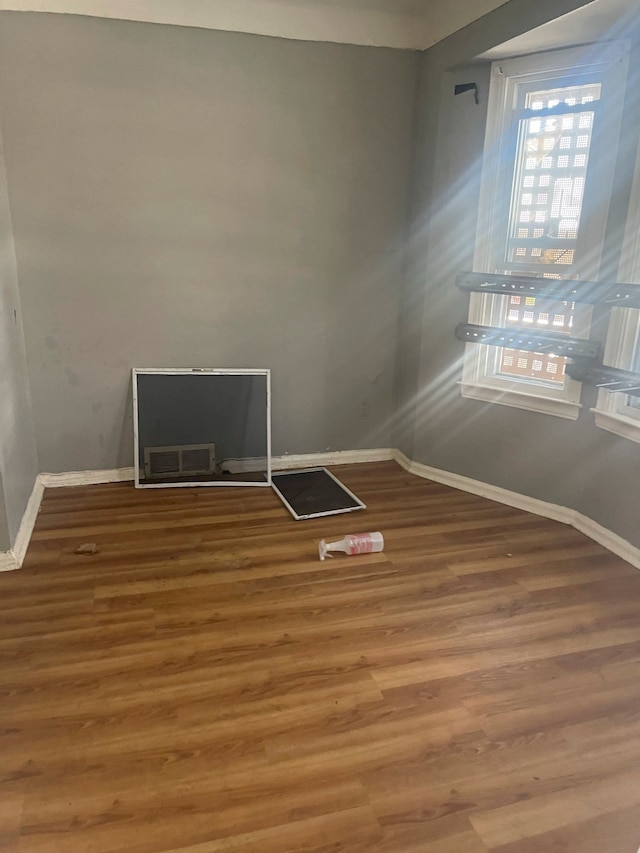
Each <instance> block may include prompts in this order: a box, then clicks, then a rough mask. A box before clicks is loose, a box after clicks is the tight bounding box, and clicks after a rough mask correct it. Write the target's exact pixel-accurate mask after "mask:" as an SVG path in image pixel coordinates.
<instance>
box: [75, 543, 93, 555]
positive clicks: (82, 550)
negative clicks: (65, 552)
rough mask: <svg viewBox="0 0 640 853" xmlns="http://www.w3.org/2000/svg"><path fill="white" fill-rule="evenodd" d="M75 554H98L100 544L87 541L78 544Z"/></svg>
mask: <svg viewBox="0 0 640 853" xmlns="http://www.w3.org/2000/svg"><path fill="white" fill-rule="evenodd" d="M73 553H74V554H88V555H91V554H97V553H98V546H97V545H96V543H95V542H85V543H84V545H78V547H77V548H76V550H75V551H74V552H73Z"/></svg>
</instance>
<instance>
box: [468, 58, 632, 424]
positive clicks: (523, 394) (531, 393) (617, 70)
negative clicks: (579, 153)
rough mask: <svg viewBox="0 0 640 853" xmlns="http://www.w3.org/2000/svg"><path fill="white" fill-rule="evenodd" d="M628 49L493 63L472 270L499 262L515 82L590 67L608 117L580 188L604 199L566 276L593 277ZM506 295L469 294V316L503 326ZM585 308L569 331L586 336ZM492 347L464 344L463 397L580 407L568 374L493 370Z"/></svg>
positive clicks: (569, 412)
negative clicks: (552, 382) (559, 378)
mask: <svg viewBox="0 0 640 853" xmlns="http://www.w3.org/2000/svg"><path fill="white" fill-rule="evenodd" d="M628 52H629V45H628V43H626V42H611V43H606V44H604V45H598V46H593V45H591V46H587V47H581V48H571V49H568V50H561V51H553V52H551V53H544V54H536V55H534V56H526V57H519V58H517V59H510V60H503V61H499V62H495V63H493V65H492V68H491V86H490V92H489V102H488V108H487V131H486V136H485V147H484V157H483V173H482V181H481V190H480V201H479V208H478V228H477V234H476V249H475V254H474V270H475V271H478V272H487V273H491V272H495V271H496V269H498V268H500V266H501V265H502V263H503V262H502V261H501V260H500V259H499V257H498V254H499V248H498V247H500V246H501V245H503V244H504V239H505V234H504V233H503V227H502V224H501V223H502V222H504V216H499V211H500V210H501V209H504V205H505V204H507V205H508V204H510V199H511V191H512V176H513V168H514V163H513V160H509V161H508V172H507V173H505V172H504V166H503V164H504V162H505V150H506V148H507V145H508V143H507V139H508V136H509V125H510V122H511V120H512V111H513V108H514V105H515V102H516V101H515V99H516V97H517V94H518V89H519V87H520V86H521V85H522V84H530V83H531V84H537V83H539V84H540V85H545V84H546V83H549V84H550V85H553V83H552V81H553V80H554V79H559V78H562V77H566V76H568V75H571V74H585V73H589V72H591V71H594V70H595V71H597V72H598V73H599V74H601V75H602V87H603V98H602V101H603V103H605V97H606V106H605V107H603V109H605V110H606V111H607V118H606V120H605V121H602V120H601V121H600V122H599V127H598V131H597V136H595V134H594V138H593V142H592V150H591V155H590V165H589V175H588V182H587V190H586V191H585V198H586V196H587V191H588V192H589V194H590V197H591V198H593V197H594V189H595V193H596V194H597V195H598V197H599V198H600V199H604V200H605V203H602V204H598V205H596V206H594V207H593V209H591V210H590V211H589V216H584V215H583V216H582V222H581V226H580V234H579V242H578V246H577V255H578V256H579V258H580V257H582V259H583V260H582V263H579V262H578V263H576V265H575V266H574V267H573V268H572V269H571V275H572V276H573V277H575V278H581V279H586V280H593V279H597V276H598V272H599V267H600V259H601V255H602V246H603V237H604V233H605V228H606V222H607V216H608V210H609V199H610V196H611V187H612V184H613V174H614V168H615V159H616V158H615V156H613V157H611V156H598V153H599V152H605V151H607V152H610V151H615V150H616V149H617V144H618V139H619V134H620V125H621V119H622V108H623V101H624V85H625V81H626V75H627V64H628ZM501 169H502V171H501ZM499 174H505V177H504V179H503V180H502V181H499V180H496V175H499ZM587 203H588V202H587ZM583 209H584V208H583ZM587 248H588V250H587ZM507 298H508V297H507V296H502V295H493V294H480V293H472V294H471V298H470V307H469V322H470V323H477V324H481V325H503V322H502V320H503V318H504V316H505V312H506V301H507ZM591 313H592V312H591V308H590V307H589V306H588V305H580V304H578V305H576V311H575V315H574V316H575V328H574V329H573V333H572V334H573V337H578V338H588V337H589V331H590V325H591ZM498 352H499V351H498V348H497V347H491V346H485V345H482V344H467V345H466V349H465V358H464V365H463V371H462V381H461V383H460V384H461V393H462V396H463V397H468V398H471V399H475V400H483V401H485V402H491V403H497V404H500V405H505V406H512V407H516V408H520V409H527V410H529V411H534V412H540V413H542V414H548V415H554V416H556V417H562V418H568V419H570V420H576V419H577V418H578V416H579V413H580V409H581V404H580V395H581V390H582V385H581V383H580V382H578V381H576V380H574V379H571V378H570V377H568V376H567V377H566V378H565V382H564V385H563V386H562V387H556V388H554V387H552V386H547V385H543V384H542V383H539V382H536V381H534V380H531V381H527V380H526V379H524V380H523V379H515V378H513V377H507V376H504V375H498V374H497V372H496V367H497V354H498Z"/></svg>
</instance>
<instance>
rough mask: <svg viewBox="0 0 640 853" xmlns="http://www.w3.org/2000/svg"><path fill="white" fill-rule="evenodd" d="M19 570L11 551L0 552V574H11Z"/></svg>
mask: <svg viewBox="0 0 640 853" xmlns="http://www.w3.org/2000/svg"><path fill="white" fill-rule="evenodd" d="M19 568H20V566H19V565H18V561H17V560H16V558H15V556H14V554H13V551H0V572H12V571H13V570H14V569H19Z"/></svg>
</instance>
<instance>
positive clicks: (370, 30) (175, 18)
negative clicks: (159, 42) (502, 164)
mask: <svg viewBox="0 0 640 853" xmlns="http://www.w3.org/2000/svg"><path fill="white" fill-rule="evenodd" d="M505 2H507V0H109V2H104V0H0V11H1V10H14V11H23V12H53V13H62V14H64V13H67V14H77V15H90V16H94V17H100V18H118V19H121V20H130V21H149V22H154V23H161V24H178V25H181V26H194V27H203V28H206V29H216V30H231V31H235V32H248V33H259V34H261V35H271V36H280V37H284V38H292V39H302V40H306V41H334V42H345V43H348V44H366V45H376V46H385V47H400V48H415V49H424V48H427V47H430V46H431V45H432V44H435V43H436V42H438V41H441V40H442V39H444V38H446V37H447V36H448V35H451V33H453V32H455V31H456V30H459V29H461V28H462V27H464V26H466V25H467V24H469V23H471V21H473V20H475V19H476V18H480V17H482V15H485V14H486V13H487V12H490V11H492V10H493V9H495V8H497V7H498V6H501V5H502V4H503V3H505Z"/></svg>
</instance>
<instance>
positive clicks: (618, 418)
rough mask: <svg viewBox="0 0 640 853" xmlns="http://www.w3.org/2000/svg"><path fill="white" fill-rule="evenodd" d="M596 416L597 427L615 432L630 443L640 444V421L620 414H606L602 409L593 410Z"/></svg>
mask: <svg viewBox="0 0 640 853" xmlns="http://www.w3.org/2000/svg"><path fill="white" fill-rule="evenodd" d="M591 411H592V412H593V413H594V414H595V416H596V426H598V427H600V428H601V429H606V430H607V431H608V432H613V433H615V435H619V436H621V437H622V438H628V439H629V441H636V442H639V443H640V421H639V420H636V419H635V418H628V417H627V416H626V415H623V414H621V413H620V412H605V411H603V410H602V409H591Z"/></svg>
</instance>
